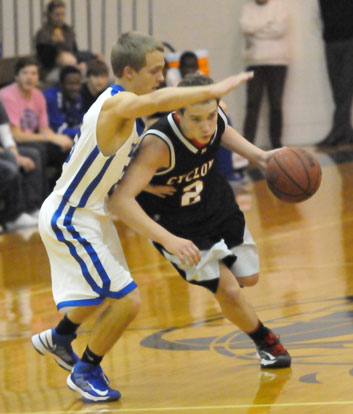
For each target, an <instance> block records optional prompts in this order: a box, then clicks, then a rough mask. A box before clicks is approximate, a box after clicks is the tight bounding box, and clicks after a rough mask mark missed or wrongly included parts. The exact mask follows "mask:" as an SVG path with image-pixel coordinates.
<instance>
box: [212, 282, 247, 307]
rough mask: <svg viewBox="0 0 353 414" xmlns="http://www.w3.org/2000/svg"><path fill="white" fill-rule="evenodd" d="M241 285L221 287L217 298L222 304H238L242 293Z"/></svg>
mask: <svg viewBox="0 0 353 414" xmlns="http://www.w3.org/2000/svg"><path fill="white" fill-rule="evenodd" d="M241 294H242V293H241V289H240V287H235V286H228V287H226V288H223V289H219V290H218V291H217V294H216V298H217V299H218V301H219V302H220V303H221V304H228V305H236V304H237V303H238V302H239V297H240V295H241Z"/></svg>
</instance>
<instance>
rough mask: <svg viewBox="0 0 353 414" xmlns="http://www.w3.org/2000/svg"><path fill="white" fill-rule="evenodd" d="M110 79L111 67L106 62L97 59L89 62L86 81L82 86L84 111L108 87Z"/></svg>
mask: <svg viewBox="0 0 353 414" xmlns="http://www.w3.org/2000/svg"><path fill="white" fill-rule="evenodd" d="M108 79H109V69H108V66H107V64H106V63H105V62H103V61H102V60H98V59H95V60H91V61H90V62H88V63H87V72H86V81H85V82H84V83H83V85H82V88H81V96H82V105H83V112H84V113H86V112H87V111H88V109H89V108H90V106H91V105H92V104H93V102H94V101H95V100H96V99H97V98H98V96H99V95H100V94H101V92H103V91H104V89H105V88H106V87H107V84H108Z"/></svg>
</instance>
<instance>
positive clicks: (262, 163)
mask: <svg viewBox="0 0 353 414" xmlns="http://www.w3.org/2000/svg"><path fill="white" fill-rule="evenodd" d="M281 148H286V147H281ZM281 148H276V149H273V150H270V151H264V152H263V156H262V157H261V159H260V160H259V166H260V167H261V168H263V169H264V170H265V169H266V167H267V164H268V162H269V161H270V159H271V158H272V157H273V156H274V155H275V153H276V152H277V151H279V150H280V149H281Z"/></svg>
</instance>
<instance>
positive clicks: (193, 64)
mask: <svg viewBox="0 0 353 414" xmlns="http://www.w3.org/2000/svg"><path fill="white" fill-rule="evenodd" d="M198 71H199V64H198V60H197V56H196V54H195V53H194V52H191V51H190V50H187V51H186V52H184V53H182V54H181V56H180V59H179V67H178V68H171V69H169V70H168V71H167V76H166V83H167V86H177V85H178V83H179V82H180V81H181V80H182V79H184V77H185V76H186V75H187V74H189V73H196V72H198Z"/></svg>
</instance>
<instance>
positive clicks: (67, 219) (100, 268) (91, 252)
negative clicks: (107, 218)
mask: <svg viewBox="0 0 353 414" xmlns="http://www.w3.org/2000/svg"><path fill="white" fill-rule="evenodd" d="M75 211H76V208H75V207H70V208H69V210H68V212H67V214H66V216H65V219H64V226H65V227H66V229H67V231H68V232H69V233H70V234H71V235H72V237H73V238H74V239H75V240H77V241H78V242H79V243H80V244H81V246H82V247H83V248H84V249H85V250H86V252H87V253H88V255H89V257H90V258H91V261H92V263H93V266H94V267H95V269H96V270H97V272H98V275H99V277H100V278H101V280H102V283H103V286H102V288H99V289H100V291H99V292H98V291H97V290H95V289H93V290H94V291H96V292H97V293H100V294H103V295H104V296H105V295H106V294H107V293H108V292H109V288H110V283H111V280H110V278H109V276H108V275H107V272H106V271H105V269H104V267H103V265H102V262H101V261H100V259H99V257H98V254H97V252H96V251H95V250H94V248H93V246H92V244H91V243H90V242H88V241H87V240H86V239H85V238H84V237H81V235H80V233H79V232H78V231H77V230H76V229H75V227H74V226H73V225H72V224H71V221H72V217H73V215H74V212H75ZM85 266H86V265H85ZM86 270H87V271H86V272H85V273H83V275H84V277H85V279H86V280H87V277H91V275H90V274H89V272H88V269H87V267H86Z"/></svg>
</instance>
